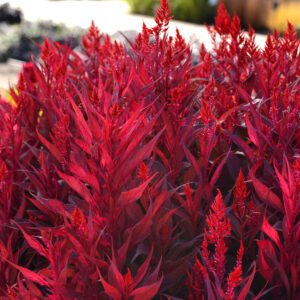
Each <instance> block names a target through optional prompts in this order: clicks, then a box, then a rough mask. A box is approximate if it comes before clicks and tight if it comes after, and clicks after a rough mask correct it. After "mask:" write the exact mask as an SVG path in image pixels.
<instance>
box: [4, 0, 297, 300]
mask: <svg viewBox="0 0 300 300" xmlns="http://www.w3.org/2000/svg"><path fill="white" fill-rule="evenodd" d="M170 19H171V15H170V8H169V5H168V2H167V1H166V0H162V1H161V6H160V7H159V8H158V10H157V12H156V16H155V22H156V25H155V26H154V27H152V28H148V27H146V26H145V25H144V26H143V29H142V32H141V33H139V34H138V36H137V37H136V39H135V41H134V42H132V43H131V42H130V41H129V44H130V46H129V47H127V48H125V47H124V46H123V45H122V44H120V43H118V42H112V41H111V39H110V38H109V37H108V36H106V35H104V34H102V33H100V32H99V30H98V29H97V28H96V27H95V26H94V25H93V24H92V25H91V27H90V29H89V31H88V32H87V34H86V35H85V36H84V37H83V41H82V44H83V52H82V53H77V52H74V51H72V50H71V49H70V47H68V46H67V45H61V44H58V43H54V44H52V43H50V42H49V41H48V40H45V42H44V44H43V46H42V49H41V58H40V60H36V61H34V62H30V63H27V64H25V65H24V68H23V71H22V72H21V74H20V79H19V82H18V84H17V86H16V88H14V89H11V92H10V93H11V96H12V99H11V101H10V102H7V101H5V100H4V99H2V101H1V104H0V119H1V123H0V206H1V209H0V224H1V226H0V299H53V300H54V299H55V300H62V299H70V300H71V299H114V300H122V299H123V300H125V299H128V300H129V299H135V300H139V299H140V300H142V299H143V300H146V299H239V300H242V299H258V298H265V299H266V298H268V299H299V298H300V276H299V274H300V119H299V118H300V115H299V114H300V82H299V76H300V56H299V45H300V44H299V39H298V38H297V35H296V33H295V30H294V28H293V27H292V25H290V24H289V25H288V28H287V31H286V33H285V34H284V36H283V37H280V36H279V35H278V34H277V33H276V32H275V33H274V34H273V35H269V36H268V38H267V41H266V45H265V48H264V49H259V48H258V47H257V46H256V44H255V33H254V31H253V30H252V29H251V28H250V29H249V32H244V31H242V30H241V28H240V22H239V18H238V17H234V18H231V17H230V16H229V14H228V13H227V12H226V10H225V8H224V6H223V5H221V6H220V7H219V11H218V16H217V18H216V21H215V25H214V26H212V27H210V28H209V30H210V33H211V36H212V40H213V43H214V50H213V52H211V53H210V52H208V51H207V50H206V49H205V47H204V46H202V47H201V48H200V50H199V62H198V63H197V64H196V65H193V64H192V53H191V48H190V45H188V44H187V43H186V42H185V40H184V39H183V37H182V36H181V35H180V33H179V31H177V33H176V36H174V37H171V36H169V35H168V24H169V21H170Z"/></svg>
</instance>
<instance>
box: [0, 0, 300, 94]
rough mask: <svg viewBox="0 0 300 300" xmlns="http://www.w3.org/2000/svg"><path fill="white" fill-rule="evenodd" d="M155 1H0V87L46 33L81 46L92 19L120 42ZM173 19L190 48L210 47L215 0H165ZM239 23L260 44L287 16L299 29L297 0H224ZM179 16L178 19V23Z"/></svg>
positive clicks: (146, 17) (12, 77) (13, 77)
mask: <svg viewBox="0 0 300 300" xmlns="http://www.w3.org/2000/svg"><path fill="white" fill-rule="evenodd" d="M159 2H160V0H0V91H1V88H2V89H5V90H6V89H7V87H8V86H9V84H14V83H15V82H16V80H17V74H18V72H19V70H20V68H21V66H22V64H23V62H25V61H30V60H31V58H32V55H35V56H38V54H39V44H40V43H42V41H43V39H44V38H45V37H48V38H49V39H50V40H51V41H59V42H65V43H68V44H69V45H72V48H75V49H76V48H78V47H80V41H81V37H82V34H83V33H84V32H85V30H86V29H87V28H88V26H89V25H90V23H91V21H92V20H94V21H95V24H96V25H97V26H98V27H99V28H100V29H101V31H102V32H105V33H108V34H109V35H111V36H112V37H113V38H114V39H116V40H122V41H124V38H123V36H122V35H121V34H120V33H119V31H123V32H124V33H125V35H126V36H127V37H128V38H129V39H134V37H135V35H136V33H137V31H139V30H140V29H141V26H142V22H145V23H146V24H147V25H148V26H152V25H153V19H152V18H151V17H150V16H153V15H154V13H155V10H156V8H157V7H158V5H159ZM169 2H170V5H171V8H172V14H173V16H174V21H172V22H171V24H170V30H171V34H172V32H174V31H175V28H176V27H178V28H179V29H180V31H181V33H182V35H183V36H184V37H185V38H186V39H187V40H188V41H189V42H190V43H191V44H192V45H193V46H195V47H197V45H198V46H199V44H200V43H204V44H205V46H206V47H207V48H208V49H209V48H210V46H211V45H210V37H209V34H208V33H207V31H206V28H205V26H204V25H205V24H212V23H213V21H214V18H215V15H216V11H217V6H218V4H219V2H220V0H169ZM223 2H224V4H225V5H226V7H227V9H228V11H229V12H230V14H232V15H233V14H237V15H239V16H240V18H241V23H242V25H243V26H244V27H245V28H247V26H248V24H251V26H252V27H253V28H255V30H256V31H257V32H258V33H261V34H263V35H262V36H258V38H257V39H258V40H260V41H261V43H263V42H264V37H265V36H264V35H265V34H266V33H267V32H268V31H273V30H274V29H276V30H278V31H279V32H281V33H282V32H283V31H284V29H285V27H286V23H287V20H289V21H290V22H291V23H293V24H294V25H295V27H296V28H297V29H298V32H300V0H223ZM182 21H183V22H182Z"/></svg>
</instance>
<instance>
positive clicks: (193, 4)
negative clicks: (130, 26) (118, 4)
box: [127, 0, 214, 23]
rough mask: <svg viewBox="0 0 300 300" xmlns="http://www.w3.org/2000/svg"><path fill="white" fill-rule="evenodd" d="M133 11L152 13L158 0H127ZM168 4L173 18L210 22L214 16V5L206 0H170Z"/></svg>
mask: <svg viewBox="0 0 300 300" xmlns="http://www.w3.org/2000/svg"><path fill="white" fill-rule="evenodd" d="M127 1H128V3H129V5H130V7H131V11H132V12H133V13H138V14H145V15H153V14H154V12H155V9H156V7H157V6H158V3H159V1H158V0H143V1H141V0H127ZM170 6H171V8H172V13H173V16H174V18H175V19H177V20H182V21H187V22H194V23H203V22H208V23H210V22H211V21H212V19H213V16H214V7H213V6H211V5H210V4H209V1H208V0H171V1H170Z"/></svg>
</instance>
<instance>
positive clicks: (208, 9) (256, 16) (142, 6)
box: [127, 0, 300, 32]
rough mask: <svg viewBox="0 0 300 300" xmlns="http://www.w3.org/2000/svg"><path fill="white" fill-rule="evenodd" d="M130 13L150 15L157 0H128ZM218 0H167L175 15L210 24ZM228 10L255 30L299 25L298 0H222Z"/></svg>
mask: <svg viewBox="0 0 300 300" xmlns="http://www.w3.org/2000/svg"><path fill="white" fill-rule="evenodd" d="M127 1H128V3H129V5H130V9H131V11H132V12H133V13H139V14H146V15H153V12H154V11H155V8H156V7H157V5H158V4H159V0H127ZM219 2H220V1H219V0H170V4H171V7H172V12H173V15H174V18H175V19H178V20H182V21H186V22H194V23H200V24H203V23H207V24H211V23H212V22H213V21H214V17H215V14H216V7H217V5H218V4H219ZM223 3H224V4H225V5H226V7H227V9H228V11H229V12H230V13H231V14H232V15H233V14H237V15H239V16H240V18H241V21H242V24H243V26H244V27H247V26H248V24H251V26H252V27H253V28H255V29H256V30H258V31H261V32H266V31H268V30H274V29H275V28H276V29H277V30H278V31H280V32H282V31H284V29H285V27H286V22H287V20H289V21H290V22H292V23H293V24H295V25H296V26H300V0H223Z"/></svg>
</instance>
